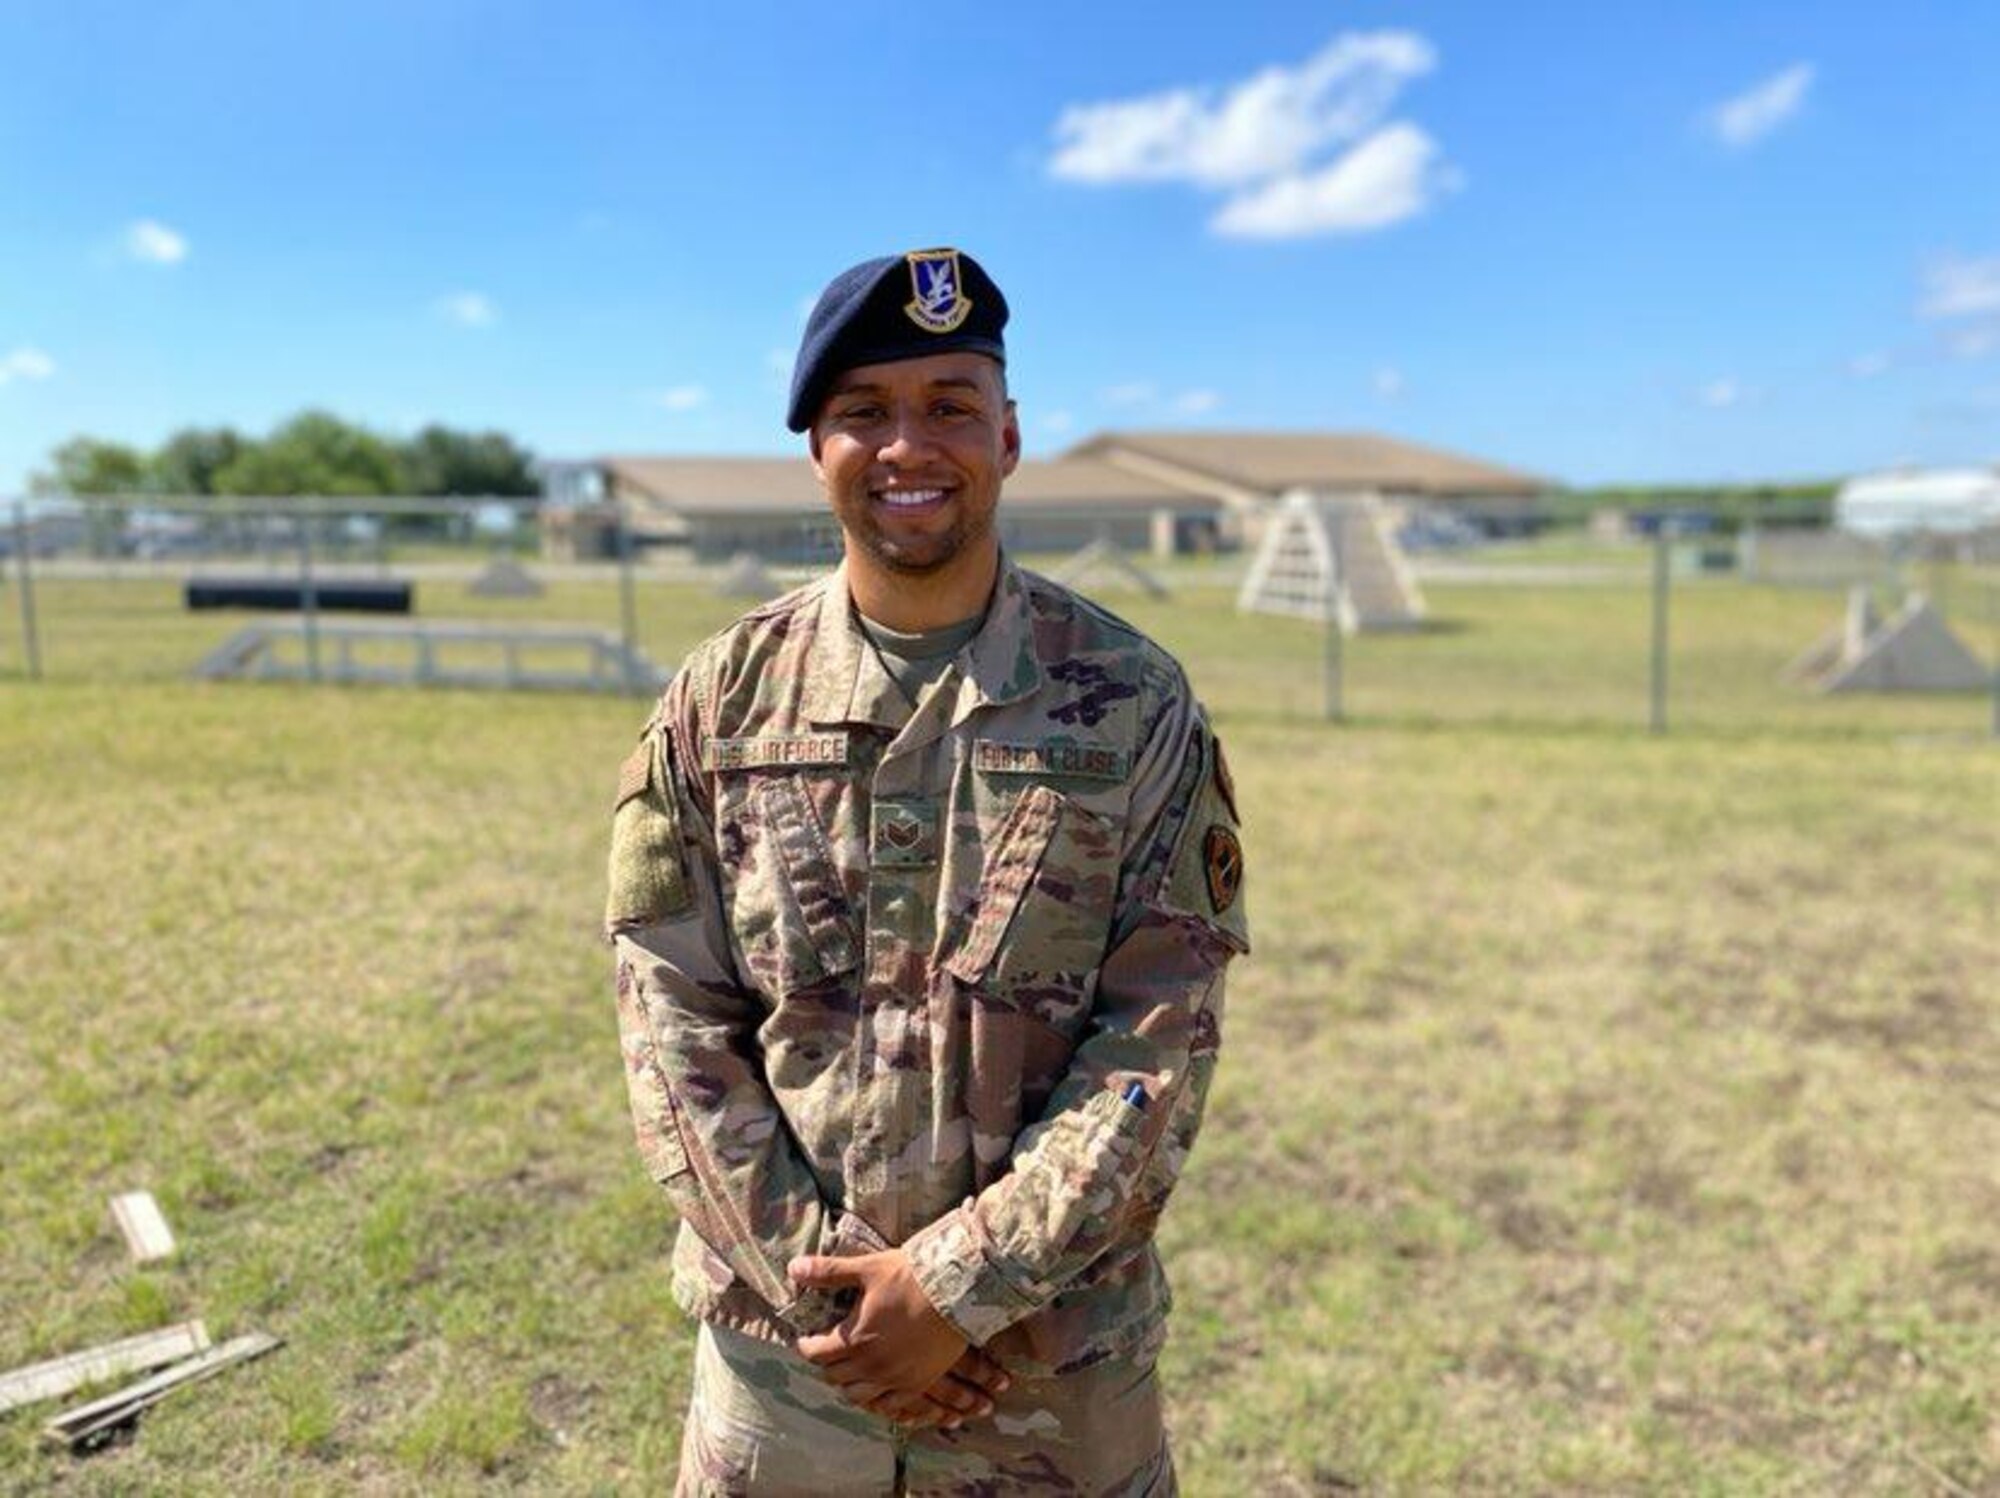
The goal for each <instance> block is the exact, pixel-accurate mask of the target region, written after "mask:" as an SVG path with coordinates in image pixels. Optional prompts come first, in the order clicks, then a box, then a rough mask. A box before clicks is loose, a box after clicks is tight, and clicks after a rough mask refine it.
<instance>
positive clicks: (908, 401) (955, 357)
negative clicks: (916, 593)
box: [811, 353, 1021, 576]
mask: <svg viewBox="0 0 2000 1498" xmlns="http://www.w3.org/2000/svg"><path fill="white" fill-rule="evenodd" d="M811 445H812V461H813V471H814V472H815V473H817V474H818V475H819V479H820V483H821V484H822V485H823V486H824V487H825V489H826V497H827V500H828V502H829V503H830V504H831V505H832V506H833V514H834V518H835V519H836V520H838V521H839V522H840V528H841V531H842V532H843V533H844V534H845V535H846V537H847V542H848V553H849V556H850V557H851V558H854V560H855V562H857V563H859V564H861V565H868V564H873V565H874V566H876V567H878V568H880V569H881V570H882V571H884V572H887V573H891V574H904V575H912V574H914V575H918V576H927V575H934V574H937V573H940V572H943V571H946V570H948V569H949V568H950V567H951V565H952V563H953V562H954V561H956V560H958V559H960V558H964V559H965V560H966V561H968V562H974V563H977V564H982V565H983V563H984V561H985V558H986V557H987V556H988V555H990V554H991V553H993V552H995V551H997V549H998V545H999V542H998V538H997V536H996V535H995V533H994V529H993V516H994V511H995V510H996V509H997V508H998V507H999V504H1000V485H1001V483H1002V481H1003V480H1005V478H1006V477H1007V475H1008V474H1010V473H1012V472H1013V471H1014V468H1015V465H1016V464H1018V463H1019V462H1020V459H1021V429H1020V426H1019V424H1018V422H1017V421H1016V420H1015V416H1014V403H1013V402H1012V401H1010V400H1009V399H1008V398H1007V387H1006V381H1005V378H1004V376H1003V374H1002V372H1001V369H1000V365H999V364H998V363H997V362H996V361H995V360H993V359H990V358H988V357H987V356H986V355H984V354H974V353H949V354H933V355H930V356H929V357H927V358H921V359H900V360H897V361H895V362H893V363H889V364H864V365H861V366H859V367H858V368H855V369H850V370H846V371H844V372H843V373H842V374H841V375H840V376H839V377H838V378H836V379H835V380H834V382H833V385H832V386H831V388H830V389H829V390H828V391H827V394H826V398H825V399H824V400H823V401H822V402H821V404H820V410H819V416H818V419H817V420H815V421H814V422H813V425H812V432H811Z"/></svg>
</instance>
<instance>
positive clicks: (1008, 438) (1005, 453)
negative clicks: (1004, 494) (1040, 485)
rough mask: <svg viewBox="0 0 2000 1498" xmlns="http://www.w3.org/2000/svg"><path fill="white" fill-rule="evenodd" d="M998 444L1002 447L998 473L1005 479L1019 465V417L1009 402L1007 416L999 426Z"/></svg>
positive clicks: (1012, 403) (1018, 413)
mask: <svg viewBox="0 0 2000 1498" xmlns="http://www.w3.org/2000/svg"><path fill="white" fill-rule="evenodd" d="M1000 442H1001V447H1002V458H1001V463H1000V473H1001V476H1002V477H1005V476H1006V475H1007V474H1010V473H1012V472H1013V471H1014V470H1015V469H1016V468H1018V467H1019V466H1020V463H1021V415H1020V412H1019V411H1017V410H1016V409H1015V407H1014V402H1013V401H1011V400H1009V401H1008V402H1007V415H1006V418H1005V419H1004V420H1003V421H1002V423H1001V425H1000Z"/></svg>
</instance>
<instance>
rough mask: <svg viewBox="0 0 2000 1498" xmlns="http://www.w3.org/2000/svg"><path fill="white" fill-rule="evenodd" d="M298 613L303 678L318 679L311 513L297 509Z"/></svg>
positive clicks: (316, 592) (307, 508) (303, 507)
mask: <svg viewBox="0 0 2000 1498" xmlns="http://www.w3.org/2000/svg"><path fill="white" fill-rule="evenodd" d="M299 612H300V617H301V620H302V622H303V624H304V626H305V634H306V679H307V680H309V681H318V680H319V589H318V588H317V587H315V586H314V584H313V551H312V511H311V508H310V506H309V504H305V503H302V504H301V505H300V508H299Z"/></svg>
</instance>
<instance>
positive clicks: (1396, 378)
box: [1369, 364, 1404, 401]
mask: <svg viewBox="0 0 2000 1498" xmlns="http://www.w3.org/2000/svg"><path fill="white" fill-rule="evenodd" d="M1369 383H1370V384H1372V385H1373V386H1374V387H1375V393H1376V394H1377V395H1379V396H1381V397H1382V399H1384V400H1389V401H1392V400H1394V399H1395V398H1396V397H1397V396H1399V395H1401V394H1402V393H1403V385H1404V380H1403V372H1402V371H1401V370H1400V369H1395V368H1392V367H1391V366H1389V365H1386V364H1385V365H1383V366H1382V368H1380V369H1378V370H1376V371H1375V373H1374V374H1373V375H1371V376H1370V377H1369Z"/></svg>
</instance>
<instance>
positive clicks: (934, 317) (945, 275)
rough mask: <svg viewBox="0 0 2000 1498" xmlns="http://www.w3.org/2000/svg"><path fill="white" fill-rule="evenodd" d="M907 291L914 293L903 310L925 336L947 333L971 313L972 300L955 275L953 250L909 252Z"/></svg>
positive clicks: (955, 265) (955, 259)
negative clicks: (908, 283) (908, 286)
mask: <svg viewBox="0 0 2000 1498" xmlns="http://www.w3.org/2000/svg"><path fill="white" fill-rule="evenodd" d="M904 258H905V259H907V260H908V261H909V262H910V290H911V291H912V292H913V293H915V295H914V296H913V297H912V298H911V300H910V301H909V302H908V303H907V304H905V306H904V307H903V311H904V312H906V313H908V314H909V318H910V321H911V322H913V323H915V324H916V325H917V326H918V327H920V328H922V329H923V330H924V331H925V332H926V333H949V332H951V331H952V330H953V329H954V328H956V327H958V326H959V324H961V323H963V322H964V321H965V319H966V318H967V317H968V316H970V315H971V313H972V298H971V297H969V296H967V295H966V294H965V292H964V290H963V282H962V281H961V280H960V278H959V274H958V251H957V250H912V251H910V253H909V254H908V255H907V256H905V257H904Z"/></svg>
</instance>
